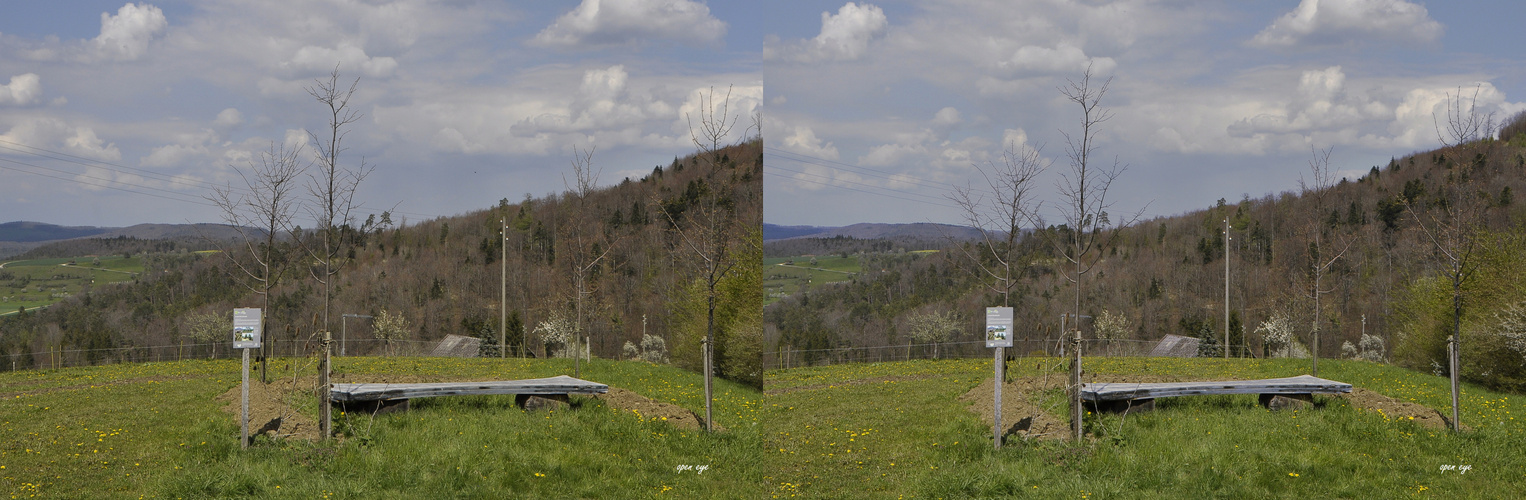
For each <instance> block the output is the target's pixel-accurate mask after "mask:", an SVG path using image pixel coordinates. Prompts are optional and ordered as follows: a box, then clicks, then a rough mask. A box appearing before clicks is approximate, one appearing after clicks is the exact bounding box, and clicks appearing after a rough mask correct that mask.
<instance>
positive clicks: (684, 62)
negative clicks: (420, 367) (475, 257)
mask: <svg viewBox="0 0 1526 500" xmlns="http://www.w3.org/2000/svg"><path fill="white" fill-rule="evenodd" d="M0 10H3V11H4V13H3V15H0V222H6V221H15V220H31V221H40V222H47V223H53V224H62V225H86V226H126V225H132V224H137V223H186V222H219V221H221V220H222V217H221V216H220V215H219V212H218V211H217V209H216V208H215V207H212V206H209V204H208V202H207V200H206V199H205V197H206V196H208V195H210V194H211V193H212V190H213V189H214V188H216V187H219V186H228V185H232V186H234V187H235V188H241V187H242V184H241V183H242V181H241V180H240V179H241V178H240V177H239V174H238V170H236V169H244V170H246V171H247V169H248V168H249V165H250V163H251V162H257V161H258V160H259V156H258V155H259V154H260V153H261V152H263V151H267V150H269V149H270V147H271V146H272V145H276V146H280V147H286V148H295V147H303V148H304V151H306V152H307V153H309V155H310V154H311V153H313V152H314V151H315V148H313V147H312V144H309V143H308V140H307V139H306V137H307V135H308V132H318V131H321V130H323V129H324V128H325V127H326V119H325V110H324V108H323V107H322V105H321V104H319V103H317V102H316V101H315V100H314V99H313V97H312V96H310V95H308V94H307V92H306V90H305V87H311V86H313V84H314V83H315V80H316V79H318V78H324V77H327V76H328V75H329V74H330V73H331V72H333V71H334V70H335V68H336V67H337V68H338V71H339V73H340V75H341V77H340V78H341V81H342V82H343V83H345V84H348V83H350V82H353V81H354V80H355V79H356V78H358V79H359V80H358V83H356V85H357V91H356V93H355V95H354V97H353V98H352V101H351V106H353V107H354V109H355V110H356V111H358V112H360V113H361V114H362V117H361V119H360V120H359V121H358V122H356V123H354V124H352V125H351V126H350V127H349V130H348V135H347V136H346V139H345V141H346V142H345V146H346V147H347V149H346V150H345V151H344V152H343V154H342V155H341V157H340V164H341V166H342V167H346V168H357V167H359V166H360V165H361V162H362V160H364V163H365V165H367V166H368V167H374V170H372V171H371V173H370V175H369V176H368V177H366V178H365V180H364V181H363V182H362V183H361V185H360V187H359V189H358V194H357V200H358V201H359V202H360V204H361V210H360V214H361V218H363V217H364V216H365V215H366V214H374V213H378V212H381V211H383V210H390V211H392V212H393V214H394V217H393V220H394V221H398V220H400V219H407V220H409V221H419V220H422V219H428V218H433V217H440V216H450V215H455V214H460V213H465V212H469V211H473V210H479V209H483V208H488V207H490V206H493V205H495V204H496V203H497V202H498V201H499V200H500V199H504V198H507V199H508V200H509V201H510V202H517V201H519V200H520V199H522V198H523V197H524V196H526V195H527V194H528V195H530V196H534V197H541V196H545V195H547V194H551V193H558V192H562V191H564V190H565V189H566V188H567V184H566V180H564V174H567V175H568V177H570V175H571V174H570V172H571V164H572V158H573V151H574V148H577V149H582V150H587V149H595V153H594V156H593V162H594V168H595V169H596V170H597V171H598V172H599V173H600V176H599V178H598V181H599V184H600V185H604V186H607V185H613V184H615V183H618V182H619V181H620V180H621V179H623V178H625V177H627V176H630V177H637V178H639V176H641V175H645V174H647V173H650V172H651V170H652V168H653V167H654V166H657V165H664V166H665V165H667V164H669V163H671V162H672V160H673V158H674V157H677V156H683V155H686V154H689V153H692V152H693V151H694V149H695V148H694V145H693V143H692V142H691V140H690V136H689V132H688V130H689V127H688V121H687V120H686V119H685V116H686V114H691V113H694V112H696V111H697V109H698V106H699V101H700V96H701V94H702V93H705V92H708V90H709V89H711V88H712V87H713V88H714V89H715V90H716V92H717V94H718V95H720V96H724V95H725V93H726V92H727V89H728V88H729V89H730V95H731V101H730V104H731V106H730V111H731V112H732V113H733V114H735V115H738V116H741V117H750V116H752V112H753V111H754V110H756V109H760V107H761V106H762V97H763V73H762V52H761V40H762V38H763V35H764V33H763V31H762V29H763V26H762V23H760V22H757V21H756V19H758V18H759V17H760V15H759V13H758V12H757V11H758V10H760V9H759V7H757V4H756V3H754V2H711V3H710V4H709V5H707V4H706V3H705V2H696V1H690V0H603V1H602V2H601V1H599V0H584V1H582V2H576V1H567V2H541V1H515V2H499V1H489V0H481V1H473V0H394V1H387V0H206V1H183V0H150V1H144V2H131V3H127V2H123V1H121V0H118V1H115V2H112V1H94V0H74V1H70V2H7V3H6V5H5V6H4V8H3V9H0ZM749 125H750V119H747V118H744V119H742V120H740V121H739V122H738V126H737V127H736V128H735V131H734V133H733V137H732V139H740V138H741V137H742V136H743V135H750V133H748V132H747V131H746V130H745V129H746V128H748V126H749ZM297 223H298V224H300V225H304V226H307V227H311V223H310V221H309V222H304V221H303V217H299V218H298V221H297Z"/></svg>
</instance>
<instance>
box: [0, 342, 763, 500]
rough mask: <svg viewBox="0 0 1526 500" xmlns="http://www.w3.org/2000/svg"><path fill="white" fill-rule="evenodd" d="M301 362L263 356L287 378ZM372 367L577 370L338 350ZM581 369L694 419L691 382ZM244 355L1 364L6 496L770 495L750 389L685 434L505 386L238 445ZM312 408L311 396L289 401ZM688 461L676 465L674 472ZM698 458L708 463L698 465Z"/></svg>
mask: <svg viewBox="0 0 1526 500" xmlns="http://www.w3.org/2000/svg"><path fill="white" fill-rule="evenodd" d="M307 361H308V360H296V361H295V362H293V360H286V359H277V360H273V361H272V363H271V367H272V369H273V373H272V375H273V376H276V377H280V376H288V377H289V376H291V375H292V371H293V370H296V369H297V368H293V367H294V366H301V367H302V368H303V371H304V372H306V373H310V370H311V363H309V362H307ZM334 370H335V372H336V373H343V374H345V376H346V379H347V380H348V381H362V380H364V379H365V376H366V375H367V374H387V375H392V376H397V375H403V376H408V375H417V376H421V377H446V378H460V379H472V378H478V379H482V378H489V379H518V378H538V377H548V376H555V375H561V374H567V375H570V374H572V363H571V361H570V360H519V359H507V360H497V359H457V358H335V362H334ZM582 377H583V378H585V379H588V380H594V381H598V382H602V383H606V384H609V385H611V386H613V387H621V388H625V389H629V390H631V391H634V392H636V393H639V394H641V395H644V396H646V397H648V398H651V399H654V400H658V401H663V402H668V403H673V404H677V405H680V406H683V407H685V408H688V409H690V410H694V411H695V412H696V413H700V414H703V410H704V400H703V380H702V379H701V378H700V377H699V376H698V375H697V374H694V373H690V372H686V371H683V370H679V369H677V368H673V367H669V366H657V365H651V364H646V363H640V362H616V361H607V360H594V361H593V362H592V363H591V364H586V365H584V366H583V371H582ZM239 378H240V377H239V361H237V360H212V361H206V360H195V361H177V362H164V363H145V364H123V365H107V366H93V367H81V368H67V369H61V370H36V371H22V372H10V373H4V374H0V436H3V438H4V439H3V440H0V493H3V494H5V495H8V496H13V497H17V498H32V497H37V498H80V497H93V498H208V497H229V496H242V497H259V498H266V497H274V498H286V497H291V498H361V497H376V496H380V497H385V498H463V497H470V498H579V497H582V498H610V497H615V498H646V497H668V496H673V497H680V498H693V497H706V496H712V495H713V493H712V492H717V491H719V492H727V493H725V494H726V495H734V496H736V497H742V498H758V497H761V496H766V492H765V490H764V488H765V485H764V481H763V475H764V474H763V469H762V468H761V466H762V447H761V446H762V436H763V431H762V424H761V416H762V412H761V404H762V402H761V394H759V393H758V392H757V391H755V390H752V389H748V388H746V387H744V386H741V385H737V384H732V383H730V382H727V381H724V380H718V381H717V386H716V391H715V405H716V406H715V418H716V422H717V423H719V424H720V425H721V426H723V427H725V428H726V429H727V431H726V432H722V433H716V434H707V433H704V432H702V431H691V430H682V429H679V428H676V427H674V426H672V425H670V424H668V423H666V422H662V421H659V420H656V419H649V418H645V417H643V416H641V415H639V414H637V413H635V412H631V411H615V410H611V409H607V408H605V407H604V406H603V402H602V401H599V400H596V399H591V398H583V397H580V396H574V397H573V401H574V407H573V408H572V409H571V410H559V411H549V412H524V411H521V410H519V409H518V408H516V407H515V406H514V403H513V397H512V396H479V397H456V398H435V399H427V400H419V401H417V402H415V403H414V405H413V408H412V409H411V410H409V411H407V412H401V413H394V414H390V415H381V416H377V417H375V419H374V420H373V419H372V418H371V417H370V416H369V415H365V416H355V415H345V416H338V414H339V412H338V411H336V412H335V414H336V422H335V428H336V429H337V430H339V431H341V432H343V433H344V434H345V435H344V437H343V438H341V439H336V440H331V441H327V442H308V441H301V440H295V439H292V440H270V439H267V438H264V437H261V438H259V439H257V440H256V441H255V443H254V445H253V446H251V447H250V449H248V450H241V449H240V447H239V443H238V434H239V430H238V426H237V424H236V419H235V418H234V417H233V416H231V415H230V414H228V413H226V412H224V411H223V410H222V409H221V407H222V405H223V403H222V402H219V401H216V400H215V399H214V398H216V397H217V396H219V395H221V394H223V393H224V392H227V391H228V390H230V389H233V388H235V387H237V386H238V383H239ZM297 401H298V403H297V404H296V406H297V410H298V411H299V412H301V413H302V414H304V415H307V416H308V417H310V418H313V419H316V418H317V398H316V397H301V398H297ZM681 465H687V466H693V467H694V468H692V469H690V470H687V471H679V470H678V469H679V466H681ZM699 466H706V467H705V470H704V471H703V473H699V472H697V470H698V468H699Z"/></svg>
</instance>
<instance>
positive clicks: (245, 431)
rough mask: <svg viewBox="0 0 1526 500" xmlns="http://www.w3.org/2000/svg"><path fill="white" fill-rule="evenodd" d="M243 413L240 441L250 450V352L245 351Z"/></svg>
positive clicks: (240, 417) (240, 422)
mask: <svg viewBox="0 0 1526 500" xmlns="http://www.w3.org/2000/svg"><path fill="white" fill-rule="evenodd" d="M242 401H243V403H244V407H243V412H242V413H240V414H239V419H238V423H239V439H238V442H239V444H240V445H241V446H242V447H243V448H246V449H247V448H249V350H248V349H244V390H243V399H242Z"/></svg>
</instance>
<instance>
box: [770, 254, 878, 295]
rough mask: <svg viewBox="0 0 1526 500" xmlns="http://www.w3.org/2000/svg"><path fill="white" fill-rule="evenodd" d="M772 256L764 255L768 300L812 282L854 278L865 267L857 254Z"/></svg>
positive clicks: (789, 293) (787, 293) (814, 283)
mask: <svg viewBox="0 0 1526 500" xmlns="http://www.w3.org/2000/svg"><path fill="white" fill-rule="evenodd" d="M812 258H813V256H810V255H803V256H797V257H768V258H765V259H763V291H764V296H763V297H764V299H763V300H764V303H765V304H770V303H773V302H774V301H777V300H779V299H780V298H782V297H787V296H789V295H792V294H795V293H797V292H799V291H800V290H803V289H806V288H807V287H808V286H810V285H820V284H823V283H836V282H839V281H848V280H850V279H853V275H854V274H856V273H858V272H859V271H860V270H861V269H860V267H859V262H858V257H857V256H852V255H850V256H847V257H840V256H833V255H822V256H814V258H815V259H816V263H815V264H812V263H811V259H812Z"/></svg>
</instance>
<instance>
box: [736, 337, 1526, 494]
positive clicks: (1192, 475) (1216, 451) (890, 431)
mask: <svg viewBox="0 0 1526 500" xmlns="http://www.w3.org/2000/svg"><path fill="white" fill-rule="evenodd" d="M1307 368H1308V361H1307V360H1254V359H1231V360H1222V359H1175V358H1095V359H1088V360H1087V364H1086V369H1087V371H1088V372H1089V373H1093V374H1100V373H1115V374H1162V375H1179V376H1193V377H1204V378H1220V377H1222V378H1267V377H1286V376H1294V375H1299V374H1304V373H1306V370H1307ZM1011 369H1012V370H1014V376H1016V377H1024V376H1033V375H1040V374H1043V373H1044V372H1046V371H1047V372H1050V374H1051V375H1052V376H1055V377H1059V378H1061V379H1062V380H1063V378H1064V377H1065V374H1064V371H1063V362H1062V361H1061V360H1058V359H1055V358H1023V359H1022V360H1020V361H1017V362H1014V363H1013V364H1012V365H1011ZM991 373H992V367H991V362H990V361H989V360H947V361H911V362H895V363H874V364H848V365H837V366H826V367H809V368H795V369H788V370H773V371H770V372H768V374H767V378H766V386H765V387H766V389H767V392H766V393H767V394H768V395H767V396H766V397H765V402H766V405H765V411H764V420H765V421H767V422H769V426H768V430H767V432H768V436H767V438H766V446H767V448H768V467H767V468H766V469H767V471H768V472H767V479H766V480H767V482H768V485H769V489H770V494H771V496H772V497H776V498H790V497H801V498H988V497H1007V496H1017V495H1022V496H1034V497H1040V498H1090V497H1096V498H1156V497H1162V496H1165V497H1178V498H1181V497H1186V498H1198V497H1220V498H1225V497H1227V498H1268V497H1305V498H1327V497H1337V496H1339V497H1369V496H1384V497H1393V496H1406V497H1407V496H1415V497H1435V498H1472V497H1485V498H1487V497H1498V496H1499V495H1502V494H1503V495H1505V496H1509V495H1510V494H1507V493H1505V492H1518V491H1521V490H1522V488H1523V487H1526V455H1522V454H1521V453H1520V452H1519V446H1520V443H1523V442H1526V432H1523V431H1526V425H1523V424H1526V397H1521V396H1512V395H1506V394H1498V393H1493V392H1489V391H1487V390H1484V389H1481V388H1478V387H1474V386H1469V385H1465V386H1464V389H1463V396H1462V404H1461V408H1462V418H1461V420H1462V422H1463V424H1464V425H1466V426H1469V427H1471V428H1472V430H1471V431H1468V432H1464V433H1461V434H1454V433H1452V432H1449V431H1444V430H1431V429H1427V428H1424V427H1421V426H1420V425H1418V424H1417V423H1415V422H1413V421H1409V420H1401V419H1395V418H1390V417H1389V416H1387V415H1385V414H1382V413H1379V412H1373V411H1365V410H1359V409H1356V408H1353V407H1351V406H1349V405H1348V404H1347V402H1346V401H1345V400H1342V399H1339V398H1335V397H1325V396H1316V407H1314V408H1310V409H1305V410H1299V411H1284V412H1271V411H1267V410H1265V409H1263V408H1262V407H1260V406H1259V404H1258V403H1257V400H1256V396H1255V395H1236V396H1193V397H1181V398H1166V399H1161V400H1158V401H1157V402H1156V410H1155V411H1152V412H1143V413H1134V414H1130V415H1128V416H1127V417H1119V416H1115V415H1103V416H1100V417H1098V416H1092V417H1091V418H1090V419H1089V420H1088V422H1087V424H1086V428H1087V431H1088V433H1089V434H1090V436H1091V437H1089V438H1088V439H1087V440H1086V441H1085V442H1083V443H1081V444H1072V443H1070V442H1067V441H1063V440H1060V441H1055V440H1034V441H1027V442H1025V441H1022V440H1021V439H1020V438H1009V441H1008V442H1007V444H1006V446H1004V447H1003V448H1002V449H1001V450H999V451H997V450H993V447H992V435H991V428H990V426H989V425H988V424H985V423H983V422H982V421H981V420H980V417H979V416H977V415H975V414H974V413H973V412H971V411H969V410H967V409H966V406H965V403H962V402H960V401H959V399H958V398H959V396H960V395H963V394H964V393H966V392H968V391H970V390H971V389H972V388H974V387H975V386H977V385H979V384H980V383H981V382H982V381H983V380H985V379H987V378H990V377H991ZM1320 376H1321V377H1323V378H1328V379H1332V380H1338V381H1342V382H1347V383H1350V384H1353V385H1354V386H1356V387H1365V388H1368V389H1371V390H1373V391H1376V392H1379V393H1381V394H1384V395H1387V396H1390V397H1393V398H1396V399H1398V400H1401V401H1409V402H1416V403H1420V404H1424V405H1426V406H1429V407H1431V408H1436V409H1439V410H1442V411H1443V413H1447V414H1448V415H1450V393H1449V391H1448V389H1447V381H1446V379H1445V378H1443V377H1436V376H1430V375H1422V374H1418V373H1415V372H1411V371H1407V370H1403V369H1400V368H1395V367H1390V366H1383V365H1376V364H1372V363H1366V362H1357V361H1336V360H1322V361H1321V362H1320ZM1051 392H1053V394H1045V395H1043V398H1042V399H1044V400H1045V401H1052V402H1056V403H1058V402H1059V401H1062V400H1063V396H1062V395H1061V394H1060V391H1059V390H1055V391H1051ZM1013 396H1014V395H1012V394H1004V397H1008V398H1010V397H1013ZM985 397H987V398H989V397H990V395H986V396H985ZM1053 414H1054V416H1055V417H1056V418H1059V419H1062V420H1063V419H1064V418H1065V417H1064V407H1063V406H1061V405H1059V404H1056V405H1055V407H1054V411H1053ZM1517 417H1520V418H1519V419H1518V418H1517ZM1518 420H1520V421H1519V422H1518Z"/></svg>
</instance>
